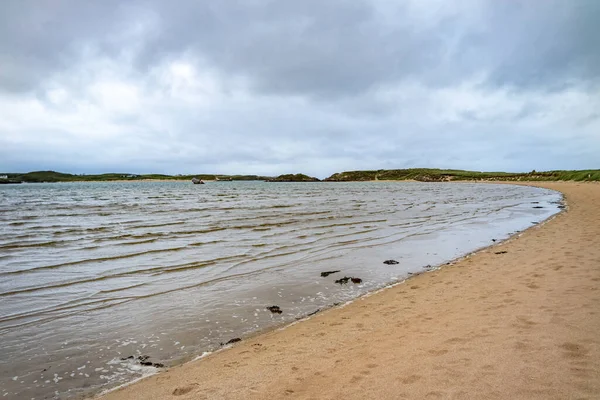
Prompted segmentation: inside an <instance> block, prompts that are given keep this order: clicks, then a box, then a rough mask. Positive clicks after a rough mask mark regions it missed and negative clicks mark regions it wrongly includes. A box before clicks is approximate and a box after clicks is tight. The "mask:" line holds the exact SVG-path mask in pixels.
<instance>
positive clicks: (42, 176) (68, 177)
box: [4, 171, 270, 183]
mask: <svg viewBox="0 0 600 400" xmlns="http://www.w3.org/2000/svg"><path fill="white" fill-rule="evenodd" d="M4 175H6V176H7V178H8V180H10V181H16V182H32V183H33V182H102V181H122V180H126V181H139V180H157V179H159V180H173V181H177V180H184V181H185V180H191V179H192V178H194V177H197V178H198V179H203V180H207V181H212V180H217V178H219V179H222V180H240V181H244V180H265V179H270V177H264V176H258V175H233V176H229V175H211V174H198V175H163V174H144V175H138V174H129V173H107V174H96V175H87V174H81V175H75V174H65V173H62V172H55V171H34V172H27V173H6V174H4Z"/></svg>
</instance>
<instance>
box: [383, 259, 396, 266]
mask: <svg viewBox="0 0 600 400" xmlns="http://www.w3.org/2000/svg"><path fill="white" fill-rule="evenodd" d="M383 263H384V264H387V265H395V264H400V263H399V262H398V261H396V260H385V261H384V262H383Z"/></svg>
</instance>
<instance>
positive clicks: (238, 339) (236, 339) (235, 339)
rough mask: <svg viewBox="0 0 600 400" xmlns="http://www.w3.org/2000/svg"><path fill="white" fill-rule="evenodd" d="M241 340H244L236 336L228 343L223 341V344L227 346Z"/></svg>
mask: <svg viewBox="0 0 600 400" xmlns="http://www.w3.org/2000/svg"><path fill="white" fill-rule="evenodd" d="M241 341H242V339H240V338H239V337H236V338H233V339H230V340H229V341H228V342H227V343H223V342H221V346H227V345H228V344H234V343H237V342H241Z"/></svg>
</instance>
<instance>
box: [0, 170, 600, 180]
mask: <svg viewBox="0 0 600 400" xmlns="http://www.w3.org/2000/svg"><path fill="white" fill-rule="evenodd" d="M192 178H197V179H202V180H204V181H215V182H222V181H225V182H228V181H266V182H320V181H321V180H320V179H318V178H315V177H312V176H308V175H305V174H284V175H279V176H276V177H273V176H260V175H216V174H193V175H164V174H142V175H138V174H130V173H106V174H68V173H62V172H55V171H34V172H27V173H0V184H2V183H21V182H24V183H36V182H110V181H152V180H168V181H191V180H192ZM406 180H412V181H420V182H448V181H600V170H598V169H595V170H578V171H543V172H541V171H535V170H534V171H531V172H517V173H514V172H479V171H464V170H451V169H433V168H409V169H389V170H385V169H380V170H368V171H345V172H337V173H335V174H333V175H331V176H330V177H328V178H325V179H323V180H322V181H325V182H366V181H406Z"/></svg>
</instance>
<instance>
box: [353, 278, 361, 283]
mask: <svg viewBox="0 0 600 400" xmlns="http://www.w3.org/2000/svg"><path fill="white" fill-rule="evenodd" d="M350 280H351V281H352V283H362V279H360V278H350Z"/></svg>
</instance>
